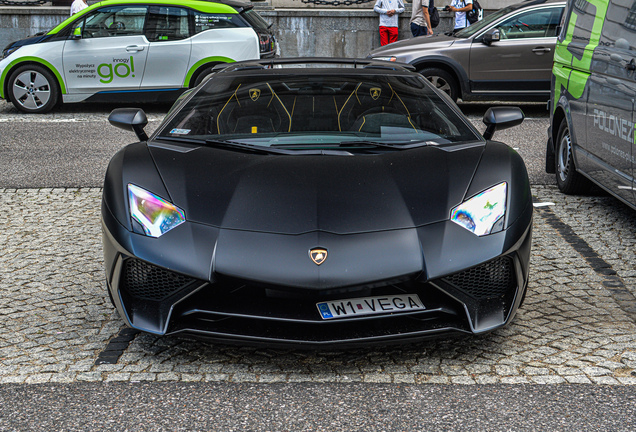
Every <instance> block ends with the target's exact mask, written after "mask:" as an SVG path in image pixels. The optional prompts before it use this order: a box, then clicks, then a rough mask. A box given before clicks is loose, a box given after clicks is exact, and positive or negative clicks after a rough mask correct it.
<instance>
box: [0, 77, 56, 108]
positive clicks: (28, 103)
mask: <svg viewBox="0 0 636 432" xmlns="http://www.w3.org/2000/svg"><path fill="white" fill-rule="evenodd" d="M8 93H9V96H10V98H11V102H13V105H15V107H16V108H17V109H18V110H20V111H22V112H25V113H31V114H40V113H45V112H48V111H50V110H52V109H53V108H54V107H55V105H57V102H58V100H59V95H60V91H59V88H58V84H57V80H56V78H55V76H54V75H53V74H52V73H51V72H49V71H48V70H47V69H45V68H44V67H42V66H39V65H25V66H20V67H19V68H17V69H16V70H15V71H14V72H13V73H12V74H11V76H10V78H9V87H8Z"/></svg>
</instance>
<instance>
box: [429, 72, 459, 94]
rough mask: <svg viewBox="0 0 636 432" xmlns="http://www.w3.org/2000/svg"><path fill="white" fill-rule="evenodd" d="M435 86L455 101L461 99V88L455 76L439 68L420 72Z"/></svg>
mask: <svg viewBox="0 0 636 432" xmlns="http://www.w3.org/2000/svg"><path fill="white" fill-rule="evenodd" d="M420 73H421V74H422V75H424V77H425V78H426V79H427V80H429V81H430V82H431V84H433V86H434V87H435V88H436V89H438V90H441V91H443V92H444V93H446V94H447V95H449V96H450V98H451V99H452V100H453V101H457V99H458V98H459V86H458V84H457V80H456V79H455V77H453V75H451V74H450V73H448V72H446V71H445V70H443V69H439V68H426V69H422V70H421V71H420Z"/></svg>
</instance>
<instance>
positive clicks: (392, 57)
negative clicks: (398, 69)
mask: <svg viewBox="0 0 636 432" xmlns="http://www.w3.org/2000/svg"><path fill="white" fill-rule="evenodd" d="M373 60H383V61H392V62H394V61H397V57H394V56H391V57H373Z"/></svg>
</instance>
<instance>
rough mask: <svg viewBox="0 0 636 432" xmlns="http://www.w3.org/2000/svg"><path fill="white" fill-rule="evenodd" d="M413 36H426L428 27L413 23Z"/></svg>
mask: <svg viewBox="0 0 636 432" xmlns="http://www.w3.org/2000/svg"><path fill="white" fill-rule="evenodd" d="M411 34H412V35H413V37H417V36H426V34H427V32H426V27H423V26H421V25H417V24H415V23H411Z"/></svg>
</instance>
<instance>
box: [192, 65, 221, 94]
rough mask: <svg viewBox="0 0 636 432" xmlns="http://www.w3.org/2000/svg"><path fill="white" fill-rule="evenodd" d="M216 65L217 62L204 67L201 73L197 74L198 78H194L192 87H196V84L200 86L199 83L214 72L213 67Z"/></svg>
mask: <svg viewBox="0 0 636 432" xmlns="http://www.w3.org/2000/svg"><path fill="white" fill-rule="evenodd" d="M214 66H216V65H215V64H214V65H212V66H209V67H206V68H205V69H203V70H202V71H201V72H199V74H198V75H197V76H196V78H195V79H194V82H193V84H192V85H191V86H190V88H194V87H196V86H198V85H199V84H201V83H202V82H203V81H204V80H205V79H206V78H207V77H209V76H210V75H212V74H213V73H214V72H212V69H214Z"/></svg>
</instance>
